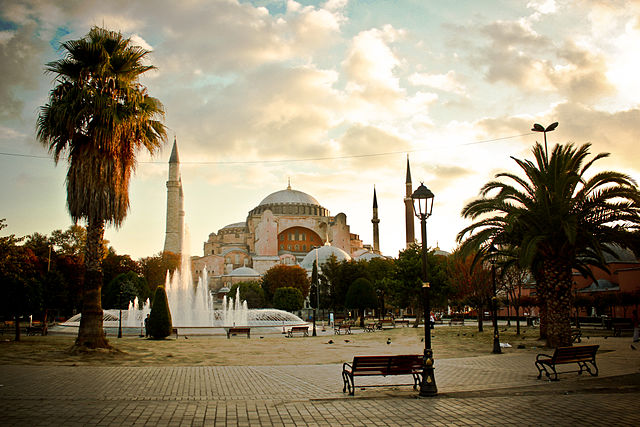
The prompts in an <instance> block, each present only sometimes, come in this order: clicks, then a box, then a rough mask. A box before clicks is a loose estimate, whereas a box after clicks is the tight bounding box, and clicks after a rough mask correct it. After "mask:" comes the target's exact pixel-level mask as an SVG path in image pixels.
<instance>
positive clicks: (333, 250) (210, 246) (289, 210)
mask: <svg viewBox="0 0 640 427" xmlns="http://www.w3.org/2000/svg"><path fill="white" fill-rule="evenodd" d="M411 191H412V190H411V174H410V170H409V161H408V159H407V188H406V192H407V193H406V197H405V205H406V206H405V208H406V210H407V215H406V218H407V244H409V243H412V242H413V241H414V230H413V223H414V219H413V207H412V204H411V197H410V196H411ZM183 197H184V196H183V191H182V180H181V176H180V160H179V156H178V145H177V142H176V141H174V144H173V148H172V151H171V156H170V158H169V179H168V181H167V217H166V237H165V244H164V251H165V252H167V251H168V252H174V253H180V252H181V248H182V233H183V228H184V208H183ZM379 222H380V220H379V219H378V202H377V197H376V193H375V188H374V191H373V212H372V219H371V223H372V226H373V240H374V241H373V245H368V244H363V242H362V240H361V239H360V237H359V236H358V235H357V234H354V233H352V232H351V229H350V226H349V223H348V222H347V215H346V214H345V213H342V212H341V213H338V214H337V215H335V216H333V215H331V213H330V212H329V211H328V210H327V209H326V208H324V207H323V206H322V205H321V204H320V202H318V200H316V199H315V198H314V197H313V196H311V195H309V194H307V193H304V192H302V191H299V190H296V189H293V188H291V184H290V183H289V185H288V186H287V188H285V189H284V190H280V191H276V192H274V193H272V194H269V195H268V196H266V197H265V198H264V199H263V200H262V201H261V202H260V203H259V204H258V206H256V207H254V208H253V209H251V210H250V211H249V212H248V214H247V218H246V220H244V221H242V222H236V223H233V224H229V225H226V226H224V227H222V228H221V229H220V230H218V231H217V233H216V232H212V233H210V234H209V237H208V239H207V240H206V241H205V242H204V244H203V254H202V256H194V257H192V258H191V264H192V271H193V272H194V273H195V274H194V277H198V276H200V275H201V274H202V272H204V271H205V270H206V273H207V277H208V282H209V283H208V284H209V288H210V289H211V290H212V291H214V292H216V291H219V290H221V289H224V288H229V287H231V286H232V285H233V284H234V283H236V282H239V281H248V280H257V279H259V278H260V276H261V275H262V274H264V273H265V272H266V271H267V270H269V269H270V268H271V267H273V266H274V265H277V264H286V265H296V264H297V265H300V266H301V267H303V268H305V269H306V270H307V272H308V273H309V274H310V273H311V269H312V268H313V262H314V261H315V260H316V259H317V260H318V265H319V266H321V265H322V264H323V263H324V262H326V261H327V260H328V259H329V258H330V256H331V255H335V257H336V258H337V260H338V261H342V260H351V259H355V260H360V259H371V258H374V257H381V256H382V255H381V254H380V242H379V231H378V224H379Z"/></svg>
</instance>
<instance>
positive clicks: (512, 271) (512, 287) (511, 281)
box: [500, 264, 529, 335]
mask: <svg viewBox="0 0 640 427" xmlns="http://www.w3.org/2000/svg"><path fill="white" fill-rule="evenodd" d="M500 276H501V277H500V281H501V282H502V285H503V286H502V287H503V289H504V291H505V293H506V294H507V298H508V300H509V303H510V304H511V305H512V306H513V308H514V310H515V312H516V335H520V307H521V306H522V302H521V299H522V287H523V286H524V285H525V283H526V281H527V279H528V278H529V271H527V270H526V269H524V268H520V267H519V266H518V265H517V264H512V265H511V266H510V267H507V268H506V269H503V270H502V274H501V275H500Z"/></svg>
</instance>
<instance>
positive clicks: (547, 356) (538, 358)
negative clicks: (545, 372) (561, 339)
mask: <svg viewBox="0 0 640 427" xmlns="http://www.w3.org/2000/svg"><path fill="white" fill-rule="evenodd" d="M540 356H544V357H546V358H549V359H553V356H550V355H548V354H544V353H540V354H538V355H537V356H536V360H540Z"/></svg>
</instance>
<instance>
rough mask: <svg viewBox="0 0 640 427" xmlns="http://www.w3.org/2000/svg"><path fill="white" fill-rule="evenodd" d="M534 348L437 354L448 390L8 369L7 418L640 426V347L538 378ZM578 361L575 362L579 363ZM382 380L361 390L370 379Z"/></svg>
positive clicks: (2, 369) (282, 369)
mask: <svg viewBox="0 0 640 427" xmlns="http://www.w3.org/2000/svg"><path fill="white" fill-rule="evenodd" d="M533 360H534V356H532V355H531V354H517V353H514V354H503V355H489V356H480V357H473V358H460V359H445V360H436V365H435V368H436V370H435V377H436V381H437V384H438V390H439V395H438V396H437V397H434V398H425V399H420V398H418V397H417V393H416V392H415V391H413V390H412V388H411V387H407V386H399V385H398V384H402V383H403V382H406V381H407V378H402V377H391V378H381V377H369V378H362V377H360V378H356V392H355V396H347V395H346V394H343V393H342V379H341V375H340V371H341V366H340V365H296V366H248V367H243V366H227V367H211V366H210V367H204V366H198V367H188V366H187V367H184V366H183V367H171V366H163V367H121V366H118V367H114V366H104V367H93V366H0V425H3V426H14V425H15V426H41V425H42V426H75V425H99V426H116V425H117V426H121V425H153V426H156V425H166V426H182V425H188V426H192V425H193V426H198V425H229V426H254V425H256V426H271V425H277V426H281V425H286V426H288V425H290V426H294V425H303V426H306V425H309V426H329V425H331V426H336V425H346V426H409V425H416V426H422V425H448V426H449V425H455V426H458V425H518V426H526V425H536V426H537V425H554V426H563V425H567V426H569V425H608V426H618V425H639V424H640V404H639V402H640V349H638V350H633V349H631V348H630V346H628V344H625V345H619V346H618V348H616V349H614V350H603V351H602V352H601V353H598V366H599V367H600V376H599V377H597V378H594V377H591V376H589V375H586V374H585V375H582V376H578V375H576V374H575V373H566V374H564V375H561V376H560V381H558V382H549V381H546V380H537V379H536V375H537V371H536V369H535V368H534V366H533ZM568 369H571V368H568ZM367 384H369V385H373V384H376V385H380V384H385V385H386V386H385V387H376V388H374V387H371V388H365V389H361V388H359V387H358V386H362V385H367Z"/></svg>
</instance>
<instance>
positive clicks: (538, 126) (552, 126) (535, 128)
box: [531, 122, 558, 159]
mask: <svg viewBox="0 0 640 427" xmlns="http://www.w3.org/2000/svg"><path fill="white" fill-rule="evenodd" d="M557 127H558V122H554V123H551V124H550V125H549V126H547V127H546V128H545V127H544V126H542V125H541V124H539V123H535V124H534V125H533V127H532V128H531V130H532V131H534V132H542V133H543V134H544V156H545V158H547V159H548V158H549V155H548V154H547V132H552V131H554V130H555V129H556V128H557Z"/></svg>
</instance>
